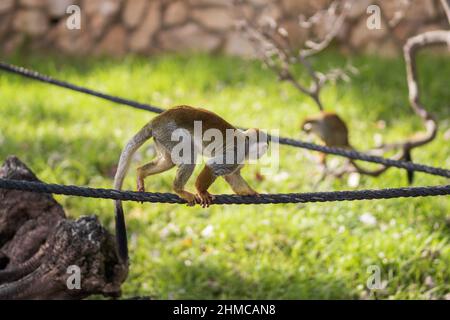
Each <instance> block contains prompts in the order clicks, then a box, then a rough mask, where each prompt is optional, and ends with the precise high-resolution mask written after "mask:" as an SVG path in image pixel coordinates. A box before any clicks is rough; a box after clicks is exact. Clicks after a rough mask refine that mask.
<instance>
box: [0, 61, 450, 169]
mask: <svg viewBox="0 0 450 320" xmlns="http://www.w3.org/2000/svg"><path fill="white" fill-rule="evenodd" d="M0 70H4V71H7V72H10V73H14V74H18V75H21V76H24V77H27V78H30V79H33V80H37V81H41V82H44V83H49V84H53V85H56V86H59V87H62V88H66V89H70V90H74V91H78V92H81V93H85V94H88V95H92V96H95V97H99V98H102V99H105V100H108V101H112V102H115V103H118V104H123V105H127V106H130V107H133V108H137V109H142V110H147V111H150V112H155V113H161V112H163V111H164V109H161V108H159V107H155V106H152V105H149V104H143V103H138V102H135V101H132V100H128V99H124V98H120V97H116V96H112V95H108V94H104V93H101V92H98V91H94V90H91V89H87V88H84V87H81V86H77V85H74V84H71V83H68V82H65V81H60V80H57V79H54V78H52V77H49V76H46V75H43V74H40V73H38V72H36V71H32V70H28V69H25V68H23V67H18V66H14V65H11V64H7V63H4V62H0ZM271 138H272V141H276V142H278V143H280V144H283V145H288V146H292V147H297V148H304V149H309V150H314V151H320V152H323V153H329V154H334V155H337V156H342V157H346V158H350V159H354V160H362V161H367V162H373V163H378V164H382V165H385V166H388V167H397V168H401V169H406V170H408V171H419V172H424V173H428V174H432V175H436V176H442V177H447V178H450V170H447V169H443V168H438V167H432V166H427V165H422V164H418V163H413V162H408V161H402V160H393V159H387V158H383V157H379V156H373V155H368V154H364V153H361V152H358V151H355V150H345V149H341V148H331V147H327V146H321V145H317V144H314V143H309V142H304V141H300V140H295V139H291V138H285V137H275V136H272V137H271Z"/></svg>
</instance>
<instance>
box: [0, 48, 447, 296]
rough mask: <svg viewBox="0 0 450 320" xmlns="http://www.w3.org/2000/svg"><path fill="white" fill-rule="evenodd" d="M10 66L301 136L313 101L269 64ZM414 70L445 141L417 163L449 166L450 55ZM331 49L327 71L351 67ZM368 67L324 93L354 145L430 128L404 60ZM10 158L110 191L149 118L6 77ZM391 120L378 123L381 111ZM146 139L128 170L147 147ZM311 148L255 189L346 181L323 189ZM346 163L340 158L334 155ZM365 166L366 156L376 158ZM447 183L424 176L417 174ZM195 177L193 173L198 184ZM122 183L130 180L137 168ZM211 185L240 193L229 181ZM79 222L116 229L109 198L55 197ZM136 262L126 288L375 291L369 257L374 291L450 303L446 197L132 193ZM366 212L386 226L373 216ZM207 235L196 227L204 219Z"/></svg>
mask: <svg viewBox="0 0 450 320" xmlns="http://www.w3.org/2000/svg"><path fill="white" fill-rule="evenodd" d="M10 61H12V62H15V63H17V64H21V65H26V66H29V67H31V68H34V69H37V70H39V71H41V72H43V73H47V74H51V75H54V76H55V77H57V78H60V79H64V80H67V81H70V82H73V83H76V84H80V85H83V86H87V87H90V88H95V89H97V90H100V91H104V92H107V93H112V94H115V95H118V96H123V97H127V98H130V99H135V100H138V101H142V102H147V103H152V104H154V105H157V106H162V107H164V108H167V107H170V106H173V105H177V104H190V105H196V106H203V107H206V108H208V109H210V110H213V111H215V112H217V113H219V114H220V115H222V116H223V117H224V118H225V119H228V120H229V121H231V122H233V123H234V124H236V125H240V126H247V127H260V128H265V129H280V134H281V135H283V136H290V137H295V138H305V137H304V136H302V135H301V134H300V132H299V124H300V122H301V120H302V119H303V118H304V117H305V116H307V115H310V114H313V113H315V112H316V107H315V106H314V105H313V104H312V102H311V101H310V100H309V98H307V97H304V96H302V95H300V94H299V93H298V92H296V91H295V90H293V89H292V88H291V87H290V86H289V85H288V84H280V83H278V82H276V78H275V77H274V76H273V75H272V74H271V73H270V72H269V71H267V70H264V69H262V68H261V66H260V64H259V63H258V62H254V61H244V60H240V59H237V58H227V57H220V56H219V57H211V56H206V55H193V56H161V57H152V58H141V57H129V58H127V59H125V60H113V59H68V58H61V57H52V56H33V57H30V56H27V55H17V56H15V57H14V58H12V59H11V60H10ZM420 61H421V65H420V75H421V77H422V81H421V82H422V84H423V89H424V92H425V93H424V101H425V104H426V106H427V107H428V108H429V109H430V110H431V111H433V112H434V113H435V114H436V115H437V118H438V119H439V124H440V131H439V135H438V137H437V138H436V140H435V141H434V142H432V143H430V144H429V145H427V146H425V147H422V148H419V149H417V150H416V151H415V152H414V160H415V161H417V162H419V163H426V164H429V165H433V166H440V167H447V168H448V167H450V157H449V151H450V148H449V141H448V140H445V138H444V132H445V131H446V130H448V129H449V128H450V121H449V119H450V105H449V103H450V91H449V90H448V75H449V74H450V64H449V63H448V59H447V58H446V57H437V56H423V57H421V59H420ZM345 62H346V60H345V58H343V57H341V56H339V55H337V54H327V55H325V56H323V57H321V58H318V59H317V60H315V61H314V63H315V64H316V65H317V66H318V67H320V68H321V69H326V68H329V67H333V66H336V65H340V66H343V65H345ZM352 63H353V64H354V65H355V66H356V67H357V68H358V69H359V70H360V74H359V75H357V76H355V77H353V79H352V81H351V82H350V83H338V84H337V85H330V86H328V87H327V88H326V89H325V90H324V92H323V100H324V104H325V106H326V108H327V109H328V110H335V111H337V112H338V113H339V114H340V115H341V116H342V117H343V118H344V119H345V120H346V121H347V123H348V125H349V127H350V130H351V137H350V138H351V142H352V144H353V145H354V146H356V147H357V148H360V149H362V150H364V149H368V148H370V147H371V146H374V145H375V142H374V136H376V135H381V136H382V137H383V140H384V141H386V142H389V141H397V140H399V139H401V138H405V137H407V136H408V135H410V134H411V133H413V132H415V131H417V130H419V129H421V122H420V120H419V119H418V117H417V116H415V115H414V114H413V113H412V111H411V110H410V107H409V105H408V101H407V90H406V84H405V71H404V65H403V61H402V60H401V59H398V60H395V59H394V60H383V59H380V58H376V57H354V58H352ZM0 95H1V105H0V160H1V161H3V160H4V159H5V158H6V157H7V156H8V155H11V154H15V155H17V156H18V157H20V158H21V159H22V160H23V161H25V162H26V163H27V164H28V165H29V166H30V167H31V168H32V169H33V170H34V171H35V172H36V174H37V175H38V176H39V178H40V179H42V180H43V181H45V182H49V183H62V184H76V185H89V186H91V187H104V188H109V187H111V185H112V176H113V174H114V171H115V165H116V162H117V159H118V156H119V154H120V152H121V148H122V147H123V146H124V144H125V142H126V141H127V140H128V139H129V138H130V137H131V136H132V135H133V134H134V133H135V132H136V131H137V130H138V129H139V128H140V127H142V126H143V125H144V124H145V123H146V122H147V121H148V120H150V119H151V118H152V117H153V116H154V115H153V114H151V113H146V112H145V111H138V110H134V109H131V108H127V107H125V106H119V105H115V104H113V103H110V102H105V101H102V100H100V99H97V98H93V97H89V96H86V95H82V94H78V93H74V92H70V91H67V90H64V89H59V88H56V87H53V86H50V85H44V84H40V83H37V82H32V81H30V80H25V79H23V78H20V77H17V76H14V75H9V74H5V73H0ZM381 120H383V121H385V122H386V128H385V129H380V127H379V126H377V125H376V123H377V121H381ZM150 145H151V144H150V143H149V144H147V145H146V148H143V149H142V151H141V152H140V153H139V155H138V157H137V159H136V161H135V163H134V164H133V167H136V166H137V165H138V164H142V163H144V162H145V161H148V160H150V159H151V157H152V149H151V148H149V147H148V146H150ZM313 156H315V154H314V153H311V152H309V151H305V150H301V149H294V148H288V147H283V146H282V147H280V157H281V160H280V164H279V169H278V171H277V172H276V173H275V174H274V175H267V176H266V177H265V179H264V180H263V181H257V180H256V179H255V173H256V172H257V171H258V167H254V166H249V167H247V168H246V169H245V170H244V176H245V177H246V178H247V179H248V180H249V182H250V184H251V185H253V186H254V188H255V189H257V190H258V191H260V192H271V193H278V192H308V191H313V190H316V191H325V190H345V189H351V188H350V187H349V186H348V185H347V181H346V180H345V179H343V180H332V179H328V180H326V181H324V182H322V183H321V184H320V185H318V186H317V187H315V188H314V182H315V180H316V179H317V178H318V177H319V175H320V172H319V169H318V166H317V165H316V163H315V162H314V160H311V157H313ZM336 159H338V158H336ZM366 166H370V165H366ZM173 177H174V171H169V172H166V173H164V174H161V175H158V176H154V177H149V178H148V179H147V180H146V187H147V190H149V191H160V192H167V191H170V185H171V181H172V179H173ZM445 183H448V180H447V181H446V180H445V179H444V178H440V177H434V176H429V175H426V174H421V173H417V175H416V182H415V185H433V184H434V185H436V184H445ZM405 185H406V177H405V173H404V172H403V171H401V170H397V169H391V170H389V171H388V172H387V173H386V174H385V175H383V176H382V177H381V178H370V177H362V178H361V181H360V185H359V186H358V188H386V187H402V186H405ZM188 187H189V188H190V189H192V188H193V185H192V181H191V182H190V184H189V186H188ZM125 188H127V189H134V188H135V172H134V170H131V171H130V174H129V176H128V178H127V180H126V185H125ZM212 192H213V193H230V189H229V188H228V187H227V186H226V185H225V184H224V183H223V182H222V181H219V182H218V183H216V184H215V185H214V186H213V187H212ZM57 199H58V201H60V202H61V203H62V204H63V206H64V207H65V209H66V212H67V214H68V215H70V216H71V217H74V218H75V217H78V216H80V215H87V214H96V215H98V216H99V217H100V219H101V221H102V222H103V223H104V225H106V226H107V227H108V228H109V229H110V230H111V231H112V230H113V229H114V226H113V206H112V201H108V200H96V199H83V198H71V197H62V196H58V197H57ZM125 208H126V213H127V222H128V227H129V238H130V251H131V269H130V275H129V278H128V280H127V282H126V283H125V284H124V286H123V292H124V295H125V296H128V297H130V296H135V295H150V296H151V297H153V298H155V299H167V298H192V299H197V298H198V299H200V298H205V299H209V298H220V299H222V298H230V299H231V298H253V299H265V298H273V299H281V298H285V299H312V298H319V299H323V298H371V297H374V296H373V294H371V292H370V291H369V290H368V289H367V288H366V282H367V279H368V277H369V275H370V274H369V273H367V268H368V267H369V266H370V265H377V266H379V267H380V268H381V270H382V274H381V277H382V279H383V280H386V279H388V274H389V273H390V274H391V277H390V279H389V281H388V283H387V286H386V288H385V289H384V290H379V291H377V292H376V296H377V297H378V298H383V299H387V298H392V299H401V298H403V299H417V298H426V299H429V298H445V296H446V295H447V297H448V294H449V292H450V268H449V266H450V248H449V235H450V222H449V221H450V213H449V210H450V200H449V198H448V197H436V198H424V199H420V198H416V199H392V200H382V201H359V202H343V203H325V204H307V205H301V206H300V205H261V206H256V205H250V206H237V205H232V206H212V207H211V208H209V209H202V208H199V207H194V208H188V207H185V206H181V205H171V204H139V203H127V204H126V207H125ZM363 214H371V215H372V216H374V217H375V218H376V224H374V225H370V224H365V223H363V222H362V221H361V220H360V217H361V216H362V215H363ZM205 228H207V229H206V230H212V232H209V233H208V232H202V231H204V230H205Z"/></svg>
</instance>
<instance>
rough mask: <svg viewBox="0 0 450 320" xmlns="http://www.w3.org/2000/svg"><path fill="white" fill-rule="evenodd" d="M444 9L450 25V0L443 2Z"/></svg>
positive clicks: (443, 0) (442, 0)
mask: <svg viewBox="0 0 450 320" xmlns="http://www.w3.org/2000/svg"><path fill="white" fill-rule="evenodd" d="M441 4H442V8H444V12H445V14H446V15H447V20H448V23H449V24H450V0H441Z"/></svg>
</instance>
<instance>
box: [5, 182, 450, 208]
mask: <svg viewBox="0 0 450 320" xmlns="http://www.w3.org/2000/svg"><path fill="white" fill-rule="evenodd" d="M0 188H1V189H8V190H20V191H31V192H38V193H49V194H61V195H67V196H78V197H86V198H101V199H114V200H122V201H138V202H153V203H155V202H160V203H180V204H183V203H186V201H185V200H183V199H181V198H180V197H178V196H177V195H175V194H171V193H157V192H134V191H117V190H112V189H96V188H89V187H79V186H70V185H60V184H47V183H42V182H35V181H24V180H9V179H0ZM449 194H450V185H444V186H432V187H408V188H388V189H380V190H355V191H332V192H307V193H281V194H261V195H260V196H238V195H216V196H215V199H214V201H213V203H212V204H280V203H307V202H331V201H354V200H374V199H392V198H405V197H429V196H444V195H449Z"/></svg>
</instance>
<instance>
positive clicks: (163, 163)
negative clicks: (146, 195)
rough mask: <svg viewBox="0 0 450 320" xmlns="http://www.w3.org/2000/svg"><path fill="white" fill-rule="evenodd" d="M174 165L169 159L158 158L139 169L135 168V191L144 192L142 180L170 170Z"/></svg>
mask: <svg viewBox="0 0 450 320" xmlns="http://www.w3.org/2000/svg"><path fill="white" fill-rule="evenodd" d="M174 166H175V164H174V163H173V162H172V160H171V159H170V158H169V157H165V156H158V158H156V159H155V160H153V161H152V162H149V163H147V164H145V165H143V166H141V167H139V168H137V190H138V191H140V192H145V184H144V179H145V178H146V177H148V176H150V175H153V174H157V173H161V172H164V171H167V170H169V169H172V168H173V167H174Z"/></svg>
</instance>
